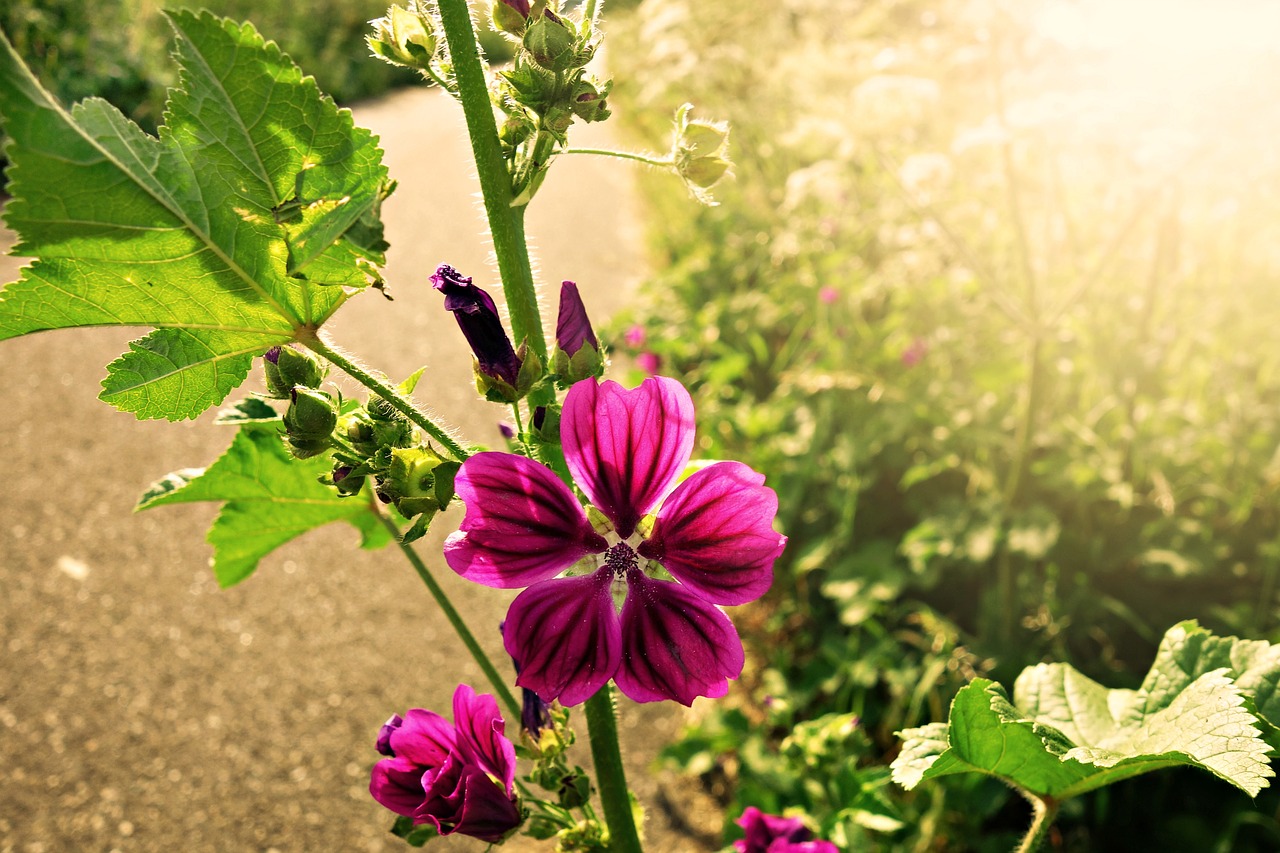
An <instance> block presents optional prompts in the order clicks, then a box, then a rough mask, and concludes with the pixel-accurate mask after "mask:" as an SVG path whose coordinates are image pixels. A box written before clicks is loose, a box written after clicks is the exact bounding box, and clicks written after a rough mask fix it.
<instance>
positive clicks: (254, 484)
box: [137, 424, 390, 587]
mask: <svg viewBox="0 0 1280 853" xmlns="http://www.w3.org/2000/svg"><path fill="white" fill-rule="evenodd" d="M281 435H282V433H281V430H280V427H279V425H278V424H271V425H266V424H248V425H245V426H243V427H241V429H240V431H239V432H238V433H237V434H236V437H235V440H234V441H233V442H232V443H231V446H230V447H229V448H228V449H227V452H226V453H224V454H223V455H222V456H221V457H219V458H218V460H217V461H215V462H214V463H213V464H212V465H210V466H209V467H208V468H188V469H184V470H182V471H175V472H174V473H172V474H169V475H168V476H166V477H165V478H163V479H162V480H160V481H158V482H156V483H154V484H153V485H152V486H151V487H150V488H148V489H147V491H146V492H145V493H144V494H143V496H142V499H141V500H140V501H139V502H138V506H137V509H150V508H151V507H155V506H164V505H167V504H175V503H188V502H192V501H223V502H224V504H223V507H222V512H220V513H219V514H218V517H217V519H216V520H215V521H214V523H213V527H211V528H210V529H209V534H208V536H207V539H208V541H209V543H210V544H211V545H213V549H214V556H213V572H214V576H215V577H216V578H217V579H218V583H219V585H221V586H224V587H228V586H232V585H233V584H236V583H239V582H240V581H242V580H244V579H245V578H246V577H248V576H249V575H250V574H252V573H253V571H254V569H256V568H257V567H258V561H259V560H261V559H262V558H263V557H265V556H266V555H267V554H269V553H270V552H271V551H273V550H275V549H276V548H278V547H280V546H281V545H283V544H284V543H286V542H288V541H289V540H291V539H293V538H295V537H297V536H300V535H301V534H303V533H306V532H307V531H308V530H311V529H312V528H315V527H320V526H321V525H324V524H328V523H330V522H332V521H346V522H348V523H349V524H352V525H354V526H355V527H356V529H358V530H359V531H360V533H361V536H362V539H363V541H362V544H363V545H364V547H366V548H376V547H380V546H382V545H385V544H386V543H387V542H388V541H390V535H389V534H388V533H387V531H386V528H385V527H383V525H382V523H381V522H380V521H379V520H378V517H377V516H376V515H375V514H374V513H373V511H372V509H371V508H370V506H369V504H368V502H367V501H366V500H365V499H364V498H362V497H360V496H356V497H350V498H341V497H339V496H338V493H337V492H336V491H334V490H333V489H331V488H329V487H328V486H325V485H322V484H321V483H320V482H319V480H318V478H319V477H320V476H321V475H323V474H324V473H326V472H328V471H329V469H330V468H331V467H332V464H333V463H332V460H331V459H330V458H329V457H328V456H320V457H316V458H313V459H302V460H299V459H294V458H293V457H291V456H290V455H289V452H288V451H287V450H286V449H285V446H284V442H283V441H282V439H281Z"/></svg>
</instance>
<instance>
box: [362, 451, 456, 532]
mask: <svg viewBox="0 0 1280 853" xmlns="http://www.w3.org/2000/svg"><path fill="white" fill-rule="evenodd" d="M443 462H444V459H443V458H442V457H441V456H440V455H439V454H438V453H436V452H435V451H434V450H432V449H431V448H429V447H397V448H396V449H395V450H392V451H391V467H390V468H389V469H388V470H387V473H386V475H385V476H384V477H383V479H382V482H381V483H380V484H379V486H378V493H379V494H380V495H382V496H383V497H387V498H390V499H391V501H392V502H393V503H395V505H396V509H398V510H400V512H401V513H403V514H404V516H405V518H412V517H413V516H415V515H419V514H421V513H424V512H429V513H435V512H436V511H437V510H439V509H440V500H439V497H438V496H437V494H436V477H435V471H436V468H438V467H440V465H441V464H442V463H443Z"/></svg>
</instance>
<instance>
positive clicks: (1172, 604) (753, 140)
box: [609, 0, 1280, 850]
mask: <svg viewBox="0 0 1280 853" xmlns="http://www.w3.org/2000/svg"><path fill="white" fill-rule="evenodd" d="M1173 5H1174V6H1175V7H1177V8H1175V9H1173V10H1172V12H1173V13H1174V14H1171V13H1170V10H1169V9H1168V8H1166V7H1165V6H1161V5H1158V4H1151V3H1146V2H1143V0H1127V2H1125V3H1113V4H1100V3H1093V2H1091V0H1083V2H1035V3H1016V2H1000V0H962V2H947V3H942V2H936V0H934V2H926V0H821V2H819V0H767V2H766V0H743V2H737V3H723V2H720V3H706V2H693V0H646V2H644V3H642V4H640V6H639V7H638V8H637V9H636V10H635V12H634V13H633V14H629V15H626V16H618V15H615V16H614V17H613V18H612V20H611V22H610V25H611V32H610V35H611V42H610V50H611V53H610V58H609V59H610V63H611V69H610V70H611V71H612V73H613V74H614V76H615V79H616V80H617V88H616V89H615V95H614V102H615V103H616V104H617V109H616V113H617V114H618V115H619V116H620V117H622V120H623V121H625V122H628V123H629V124H630V127H631V130H632V131H633V132H634V133H635V134H636V136H637V138H638V139H639V140H641V142H642V144H644V145H646V146H649V147H651V148H653V149H654V150H658V151H662V150H666V149H667V148H668V147H669V142H668V139H669V136H670V122H669V119H668V117H669V116H671V115H672V113H673V112H674V111H675V110H676V108H677V107H678V106H679V105H680V104H681V103H682V102H683V101H685V100H688V101H691V102H693V103H694V104H696V110H695V115H697V116H701V117H707V118H716V119H725V120H728V121H729V122H730V124H731V125H732V127H733V132H732V137H731V151H732V153H733V156H734V157H735V159H736V162H737V168H736V173H737V177H736V180H735V181H733V182H727V183H723V184H721V185H719V186H717V187H716V190H715V193H716V195H717V196H718V198H719V199H720V201H721V202H722V203H721V204H720V206H718V207H714V208H700V207H697V206H694V205H691V204H689V201H688V198H687V196H686V194H685V193H684V191H683V189H682V188H681V187H680V186H679V185H678V184H677V183H676V182H673V181H671V180H670V179H669V177H667V176H665V175H658V174H653V175H650V176H647V178H646V180H645V181H644V183H643V193H644V198H645V203H646V205H647V208H648V222H649V235H650V246H651V250H652V253H653V262H652V264H651V268H652V269H653V270H655V271H656V272H655V273H654V274H653V275H652V276H651V278H650V280H649V281H648V282H647V285H646V289H645V298H643V299H641V300H639V302H638V303H637V304H638V305H639V306H640V307H639V309H638V311H637V313H636V314H635V315H634V316H633V317H631V318H629V319H626V320H624V322H623V324H622V325H620V326H618V328H617V329H616V330H615V331H616V333H615V335H614V336H613V338H614V339H615V340H618V341H622V340H624V339H625V340H626V341H628V345H627V346H624V347H622V349H623V351H626V350H630V352H631V354H632V355H635V356H637V362H636V363H637V364H640V365H645V364H647V365H649V366H653V365H655V364H658V365H660V367H659V368H658V369H659V370H660V372H662V373H664V374H666V375H671V376H675V377H678V378H680V379H681V380H683V381H684V382H686V384H689V385H690V386H691V387H692V388H693V389H694V396H695V400H696V402H697V405H698V415H699V419H700V421H701V424H700V430H699V435H700V436H702V444H701V446H700V448H699V451H700V453H701V455H703V456H705V457H709V458H717V457H726V458H739V459H744V460H746V461H749V462H750V463H751V464H752V465H753V466H754V467H756V468H757V469H758V470H761V471H764V472H766V474H767V476H768V477H769V482H770V484H771V485H772V486H773V487H774V488H775V489H776V490H777V491H778V494H779V498H780V501H781V507H782V508H781V523H782V526H783V529H784V530H785V532H786V533H787V535H788V536H789V537H790V545H789V547H788V549H787V552H786V553H785V554H784V556H783V558H782V560H781V561H780V562H779V564H778V566H777V567H776V573H777V574H776V580H775V583H774V587H773V590H772V592H771V593H770V595H769V597H768V598H767V599H766V601H765V606H763V607H761V608H757V609H756V610H755V611H754V612H748V613H745V614H744V613H743V612H742V611H739V612H738V613H737V614H736V616H737V618H738V621H739V623H740V624H741V625H742V626H743V627H744V629H745V630H744V633H745V634H746V635H747V637H748V645H749V647H750V648H751V651H752V654H751V660H752V663H751V664H749V668H748V671H747V673H746V674H745V676H744V679H743V681H742V683H741V685H740V689H738V690H737V691H736V692H735V693H733V694H731V695H732V697H733V698H732V699H731V700H730V701H729V702H721V703H714V704H711V703H708V704H707V705H705V706H703V708H702V711H703V713H704V717H703V719H702V721H701V723H700V724H699V725H698V726H696V727H694V728H693V729H692V730H691V731H689V732H688V733H687V735H686V738H685V740H684V741H683V742H682V743H681V744H679V745H677V746H675V747H673V748H672V749H671V750H670V751H669V755H670V756H671V759H672V761H673V763H674V764H676V765H678V766H682V767H686V768H689V769H690V770H691V771H692V772H695V773H697V774H699V775H700V776H701V777H702V779H703V780H704V781H705V782H706V783H707V785H708V787H709V789H711V790H712V791H714V792H715V793H716V794H717V795H718V796H720V797H721V799H722V801H723V802H724V803H725V804H726V805H727V806H729V812H728V814H727V817H726V820H731V819H732V818H733V817H734V816H736V814H737V813H738V812H740V810H741V809H742V808H743V807H744V806H746V805H749V804H750V805H757V806H759V807H760V808H762V809H765V810H775V811H776V810H780V809H782V808H784V807H787V806H792V807H800V808H803V809H804V810H806V811H807V812H808V813H810V814H811V815H812V816H813V817H814V818H815V820H816V822H817V825H819V826H820V827H821V829H822V832H823V833H825V836H823V837H831V838H833V839H835V840H837V841H838V842H841V843H843V844H844V845H847V846H848V848H849V849H859V850H861V849H911V850H943V849H945V850H1007V849H1009V848H1010V847H1012V846H1013V845H1014V843H1015V842H1016V840H1017V838H1018V835H1019V834H1020V832H1021V831H1022V830H1023V829H1024V828H1025V826H1026V824H1027V818H1028V813H1029V811H1028V807H1027V805H1026V804H1025V803H1023V802H1021V800H1020V799H1018V798H1017V797H1014V796H1013V795H1012V794H1011V793H1010V792H1008V791H1006V790H1004V789H1003V788H1002V787H1001V786H1000V785H998V784H995V783H991V782H981V781H974V780H964V779H953V780H947V782H946V783H944V784H933V785H929V786H923V787H922V788H921V789H918V790H917V791H916V792H913V793H912V794H910V795H906V794H904V793H903V792H902V791H900V790H896V789H894V788H893V786H891V785H887V784H886V783H885V782H884V779H883V771H882V768H883V766H884V765H885V764H886V763H887V762H888V761H889V760H891V758H892V757H893V755H894V753H895V750H896V748H897V743H896V739H895V737H894V734H893V733H894V732H895V731H896V730H898V729H901V728H903V727H906V726H913V725H917V724H920V723H922V722H925V721H929V720H945V719H946V716H947V708H948V703H949V701H950V699H951V697H952V695H953V694H954V692H955V690H956V689H957V688H958V687H959V686H960V685H962V684H963V683H964V682H965V681H966V680H967V679H969V678H970V677H972V676H973V675H975V674H983V675H987V676H989V677H994V678H997V679H999V680H1001V681H1003V682H1004V683H1006V684H1009V683H1011V682H1012V680H1013V678H1014V677H1015V676H1016V675H1017V673H1018V672H1020V671H1021V669H1022V668H1023V667H1024V666H1026V665H1029V664H1033V663H1035V662H1038V661H1041V660H1056V661H1069V662H1071V663H1072V664H1074V665H1075V666H1077V667H1078V668H1080V669H1081V670H1083V671H1085V672H1087V673H1088V674H1090V675H1091V676H1092V677H1094V678H1096V679H1098V680H1100V681H1102V682H1103V683H1104V684H1106V685H1108V686H1112V687H1121V686H1125V687H1134V686H1136V685H1137V683H1138V681H1139V680H1140V678H1141V675H1142V674H1143V673H1145V671H1146V669H1147V667H1148V666H1149V665H1150V661H1151V658H1152V655H1153V653H1154V650H1155V644H1156V642H1157V641H1158V640H1159V638H1160V636H1161V634H1162V633H1163V631H1164V630H1165V629H1166V628H1167V627H1168V626H1170V625H1172V624H1173V623H1174V622H1176V621H1177V620H1180V619H1185V618H1190V617H1194V618H1198V619H1200V620H1201V621H1202V622H1203V623H1205V624H1206V625H1209V626H1212V627H1213V629H1214V630H1215V631H1219V632H1221V633H1227V634H1239V635H1246V636H1251V637H1264V638H1267V639H1270V640H1272V641H1275V640H1277V639H1280V631H1278V630H1277V627H1278V623H1277V619H1276V616H1277V612H1276V591H1277V590H1276V574H1277V568H1278V566H1280V564H1278V560H1280V539H1278V538H1277V537H1278V533H1280V527H1278V525H1277V521H1278V517H1277V500H1276V498H1277V487H1278V486H1280V455H1278V454H1277V445H1278V442H1280V406H1278V404H1280V343H1277V339H1276V334H1275V328H1276V319H1277V313H1276V310H1275V306H1276V295H1277V289H1276V286H1275V285H1276V281H1277V273H1278V272H1280V254H1278V252H1277V245H1278V244H1277V241H1276V236H1277V234H1276V231H1277V226H1278V225H1280V218H1278V217H1277V215H1276V210H1277V209H1278V208H1277V205H1276V201H1277V199H1276V194H1277V192H1278V190H1280V180H1277V178H1280V162H1277V153H1276V149H1275V147H1274V145H1272V144H1271V140H1273V139H1274V138H1275V132H1276V130H1277V124H1280V111H1278V110H1277V109H1276V108H1275V106H1274V105H1275V103H1277V101H1276V96H1277V94H1278V93H1277V91H1276V85H1275V84H1276V82H1277V81H1280V76H1277V74H1276V71H1277V69H1278V68H1280V62H1278V61H1277V54H1276V45H1275V44H1274V42H1275V40H1274V39H1271V44H1270V45H1267V44H1263V45H1261V46H1260V49H1254V48H1255V47H1259V45H1257V44H1255V41H1256V39H1255V37H1256V36H1257V35H1258V33H1259V32H1260V31H1262V30H1266V29H1267V28H1268V27H1269V26H1270V25H1271V24H1273V23H1275V22H1274V20H1272V19H1269V18H1268V19H1266V20H1253V19H1251V18H1249V17H1248V16H1247V15H1246V16H1245V17H1243V18H1240V19H1239V20H1232V19H1231V16H1232V15H1233V14H1235V12H1233V11H1232V10H1226V9H1223V8H1222V7H1219V6H1214V5H1212V4H1200V6H1199V7H1198V8H1199V12H1195V14H1193V15H1192V17H1190V18H1186V16H1185V15H1184V16H1183V19H1179V18H1178V14H1181V12H1185V11H1186V10H1187V9H1192V7H1196V4H1194V3H1190V4H1173ZM1244 5H1245V6H1248V5H1249V4H1244ZM1258 8H1259V7H1258V5H1257V4H1254V5H1253V6H1250V7H1249V9H1251V10H1253V11H1254V12H1256V11H1257V10H1258ZM1179 10H1181V12H1180V11H1179ZM1194 11H1195V10H1194V9H1193V12H1194ZM1236 11H1239V10H1236ZM1196 14H1200V15H1201V17H1196V16H1195V15H1196ZM1224 23H1225V24H1226V25H1228V27H1227V29H1226V30H1223V25H1224ZM1179 27H1181V29H1179ZM1232 27H1234V29H1233V28H1232ZM1270 32H1272V33H1274V32H1276V29H1275V28H1274V27H1272V28H1271V29H1270ZM1263 38H1267V37H1266V36H1263ZM1251 39H1254V40H1251ZM1264 81H1265V82H1264ZM633 324H634V325H633ZM824 721H825V722H824ZM815 724H824V725H826V726H828V727H829V728H830V727H834V728H833V729H832V730H833V731H835V730H839V731H845V730H848V731H849V732H850V734H849V735H848V737H844V738H836V739H834V740H832V739H828V741H827V743H828V745H829V748H828V749H827V751H826V752H823V751H822V749H819V750H818V752H816V753H815V752H813V751H809V750H797V749H796V748H795V744H796V743H797V739H798V738H799V739H806V738H808V739H809V740H810V741H812V737H811V735H812V732H811V731H810V730H811V728H812V727H813V726H814V725H815ZM842 726H843V727H844V728H841V727H842ZM850 727H853V728H856V729H857V730H858V731H859V732H861V734H860V735H858V736H856V737H855V736H854V735H853V734H852V733H851V732H852V731H853V729H852V728H850ZM814 742H817V743H821V742H822V741H814ZM837 759H840V760H837ZM1278 804H1280V798H1277V797H1276V796H1274V795H1267V796H1264V797H1262V798H1260V799H1259V800H1258V801H1257V802H1256V803H1254V802H1251V801H1250V800H1249V799H1248V798H1247V797H1245V796H1243V795H1242V794H1240V793H1239V792H1238V791H1234V790H1232V789H1230V788H1229V787H1227V786H1225V785H1222V784H1220V783H1218V782H1217V781H1216V780H1213V779H1211V778H1208V776H1207V775H1197V774H1195V773H1192V772H1189V771H1188V772H1175V773H1171V774H1166V775H1159V774H1157V775H1154V776H1152V777H1148V778H1142V779H1136V780H1133V781H1130V782H1126V783H1123V784H1121V785H1118V786H1116V787H1114V788H1113V789H1111V790H1109V791H1108V792H1106V793H1101V794H1098V795H1095V796H1091V797H1086V798H1083V799H1082V800H1081V801H1080V802H1070V803H1068V804H1067V808H1066V809H1064V815H1063V817H1062V818H1061V819H1060V821H1059V827H1058V829H1057V834H1056V836H1055V846H1056V847H1057V849H1066V850H1108V849H1128V850H1133V849H1159V848H1161V847H1164V848H1165V849H1182V850H1190V849H1196V850H1268V849H1277V846H1278V845H1280V824H1278V823H1277V819H1276V818H1277V805H1278ZM899 821H900V823H899ZM726 828H727V829H729V830H730V832H732V827H729V826H728V825H727V824H726ZM1135 839H1144V841H1142V842H1141V843H1138V842H1135ZM1135 843H1138V846H1136V847H1135V846H1133V845H1134V844H1135ZM1144 844H1149V845H1150V846H1149V847H1147V846H1143V845H1144Z"/></svg>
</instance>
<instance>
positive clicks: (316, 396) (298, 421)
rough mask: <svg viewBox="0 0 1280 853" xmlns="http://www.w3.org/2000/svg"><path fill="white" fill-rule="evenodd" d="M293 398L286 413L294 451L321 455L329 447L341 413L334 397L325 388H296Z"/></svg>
mask: <svg viewBox="0 0 1280 853" xmlns="http://www.w3.org/2000/svg"><path fill="white" fill-rule="evenodd" d="M292 397H293V401H292V402H291V403H290V404H289V410H288V411H286V412H285V413H284V431H285V435H286V437H287V439H288V442H289V448H290V450H291V451H292V452H293V455H294V456H296V457H297V458H299V459H308V458H310V457H312V456H319V455H320V454H321V453H323V452H324V451H326V450H328V449H329V445H330V439H331V438H332V436H333V429H334V427H336V426H337V425H338V413H337V411H336V410H335V408H334V404H333V398H332V397H330V396H329V395H328V394H326V393H324V392H323V391H315V390H313V389H311V388H294V389H293V392H292Z"/></svg>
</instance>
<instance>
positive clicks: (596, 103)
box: [570, 80, 613, 122]
mask: <svg viewBox="0 0 1280 853" xmlns="http://www.w3.org/2000/svg"><path fill="white" fill-rule="evenodd" d="M611 88H613V81H612V80H610V81H609V82H607V83H605V84H604V87H603V88H597V87H596V85H595V84H594V83H592V82H591V81H590V80H579V81H578V85H576V86H574V87H573V96H572V99H571V102H570V107H571V108H572V109H573V114H574V115H576V116H577V117H578V118H580V119H582V120H583V121H587V122H591V121H604V120H605V119H607V118H608V117H609V116H610V112H609V106H608V102H607V101H606V100H605V99H606V98H607V97H608V95H609V90H610V89H611Z"/></svg>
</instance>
